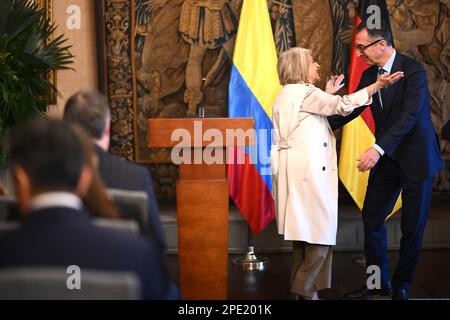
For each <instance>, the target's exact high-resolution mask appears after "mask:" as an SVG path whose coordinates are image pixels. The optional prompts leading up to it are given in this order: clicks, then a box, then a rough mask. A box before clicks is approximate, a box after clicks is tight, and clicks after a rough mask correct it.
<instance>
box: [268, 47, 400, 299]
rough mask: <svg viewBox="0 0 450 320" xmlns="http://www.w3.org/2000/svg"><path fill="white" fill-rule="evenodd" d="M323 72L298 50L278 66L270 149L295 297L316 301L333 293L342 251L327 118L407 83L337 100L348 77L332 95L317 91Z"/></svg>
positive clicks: (331, 87)
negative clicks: (335, 262) (334, 266)
mask: <svg viewBox="0 0 450 320" xmlns="http://www.w3.org/2000/svg"><path fill="white" fill-rule="evenodd" d="M318 71H319V65H318V64H317V62H315V61H314V59H313V58H312V54H311V51H310V50H307V49H302V48H292V49H290V50H288V51H286V52H284V53H283V54H282V55H281V56H280V58H279V61H278V74H279V78H280V82H281V84H282V85H283V89H282V90H281V91H280V93H279V94H278V96H277V98H276V100H275V103H274V106H273V110H272V112H273V115H272V116H273V126H274V145H273V146H272V148H271V156H270V158H271V166H272V179H273V197H274V200H275V208H276V220H277V227H278V233H279V234H282V235H284V239H285V240H291V241H293V254H294V262H293V267H292V273H291V291H292V293H293V294H294V295H295V296H296V297H303V298H306V299H317V291H318V290H320V289H323V288H329V287H330V286H331V260H332V250H331V246H333V245H335V244H336V232H337V199H338V176H337V160H336V139H335V137H334V135H333V132H332V131H331V128H330V126H329V124H328V121H327V118H326V116H329V115H333V114H341V115H348V114H350V113H351V112H352V111H353V109H354V108H357V107H359V106H363V105H368V104H370V103H371V102H372V98H371V96H372V95H373V94H374V93H376V92H377V91H378V90H379V89H381V88H383V87H384V86H386V85H389V84H392V83H394V82H395V81H397V80H398V79H400V78H401V77H402V76H403V74H402V72H397V73H394V74H392V75H386V76H385V75H383V76H381V78H380V79H379V80H377V81H376V82H375V83H374V84H372V85H370V86H368V87H366V88H364V89H362V90H360V91H357V92H355V93H353V94H350V95H346V96H343V97H340V96H338V95H333V94H334V93H335V92H337V91H338V90H339V89H340V88H341V87H342V86H343V85H342V84H341V82H342V80H343V78H344V77H343V76H342V75H341V76H339V77H332V79H330V80H329V81H328V82H327V88H326V92H324V91H322V90H321V89H319V88H316V87H315V86H314V83H316V82H317V81H318V80H319V79H320V76H319V73H318Z"/></svg>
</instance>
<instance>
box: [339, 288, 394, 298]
mask: <svg viewBox="0 0 450 320" xmlns="http://www.w3.org/2000/svg"><path fill="white" fill-rule="evenodd" d="M391 297H392V289H391V288H390V287H387V288H382V289H367V287H366V286H364V287H362V288H360V289H357V290H355V291H351V292H348V293H346V294H345V295H344V299H348V300H370V299H389V298H391Z"/></svg>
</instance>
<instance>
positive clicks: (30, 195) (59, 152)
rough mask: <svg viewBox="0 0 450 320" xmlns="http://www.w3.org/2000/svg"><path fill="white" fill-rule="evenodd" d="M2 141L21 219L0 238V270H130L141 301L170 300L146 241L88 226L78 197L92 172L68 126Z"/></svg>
mask: <svg viewBox="0 0 450 320" xmlns="http://www.w3.org/2000/svg"><path fill="white" fill-rule="evenodd" d="M10 137H11V139H10V141H9V148H8V151H9V159H10V163H11V169H12V174H13V177H14V182H15V191H16V196H17V200H18V205H19V208H20V211H21V213H22V214H23V215H24V219H23V225H22V227H21V228H20V229H17V230H14V231H9V232H5V233H3V234H1V235H0V268H11V267H27V266H28V267H29V266H63V267H67V266H69V265H78V266H79V267H80V268H81V270H83V268H86V269H91V270H92V269H93V270H105V271H130V272H134V273H135V274H136V275H137V276H138V278H139V279H140V281H141V286H142V297H143V298H144V299H174V298H178V291H177V290H176V289H175V288H174V287H173V285H172V284H171V283H170V282H169V281H168V279H167V275H166V270H165V269H164V268H163V263H162V261H161V255H160V254H159V252H158V250H157V249H156V248H155V247H154V246H153V245H152V243H149V242H148V241H144V240H141V239H138V238H136V237H133V236H131V235H127V234H122V233H118V232H116V231H112V230H109V229H105V228H100V227H96V226H94V225H93V224H92V223H91V219H90V217H89V216H88V214H87V213H86V212H85V211H83V209H82V203H81V199H80V198H82V197H83V196H84V195H85V194H86V192H87V190H88V188H89V185H90V183H91V178H92V168H91V167H90V166H89V165H88V161H87V158H86V154H85V150H84V147H83V143H82V141H81V140H80V137H79V136H78V135H77V133H76V131H75V129H74V128H73V127H72V126H71V125H68V124H67V123H63V122H58V121H43V120H33V121H30V122H28V123H25V124H24V125H23V126H21V127H18V128H15V129H14V130H13V131H12V132H11V135H10ZM43 281H45V279H43ZM81 281H82V279H81ZM81 285H82V283H81Z"/></svg>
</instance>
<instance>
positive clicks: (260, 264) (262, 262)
mask: <svg viewBox="0 0 450 320" xmlns="http://www.w3.org/2000/svg"><path fill="white" fill-rule="evenodd" d="M247 235H248V237H247V252H246V253H245V254H244V255H243V256H241V257H239V258H235V259H233V265H235V266H239V267H241V268H242V269H244V270H260V271H261V270H264V268H265V266H266V265H267V264H268V263H269V262H270V260H269V259H268V258H265V257H259V258H258V257H257V256H256V254H255V245H254V244H255V236H254V235H253V232H252V229H250V227H249V226H247Z"/></svg>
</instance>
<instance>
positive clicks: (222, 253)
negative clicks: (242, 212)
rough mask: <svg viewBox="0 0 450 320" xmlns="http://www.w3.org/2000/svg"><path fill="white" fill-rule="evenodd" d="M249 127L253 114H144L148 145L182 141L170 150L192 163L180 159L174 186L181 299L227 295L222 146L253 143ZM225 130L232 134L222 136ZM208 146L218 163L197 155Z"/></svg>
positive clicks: (224, 167) (162, 146) (224, 183)
mask: <svg viewBox="0 0 450 320" xmlns="http://www.w3.org/2000/svg"><path fill="white" fill-rule="evenodd" d="M253 127H254V120H253V118H182V119H179V118H173V119H150V120H148V145H149V147H154V148H172V147H176V148H178V147H182V148H183V152H182V153H180V152H175V154H183V155H188V156H189V152H190V159H191V160H192V161H190V162H191V163H181V164H180V167H179V177H178V181H177V186H176V189H177V223H178V250H179V275H180V276H179V281H180V289H181V295H182V298H183V299H188V300H190V299H202V300H203V299H223V300H224V299H227V294H228V291H227V286H228V277H227V273H228V181H227V177H226V165H225V161H226V152H225V147H231V146H244V145H252V144H254V134H253V132H252V131H247V130H248V129H253ZM209 129H212V130H209ZM229 130H235V131H234V133H236V132H238V130H243V131H241V133H240V136H241V137H242V133H243V132H247V133H248V132H251V134H249V135H247V138H246V139H239V138H237V139H236V137H235V136H234V135H233V134H232V133H233V131H229ZM230 133H231V134H230ZM217 135H221V137H222V139H218V138H217ZM181 136H183V137H184V139H183V138H180V137H181ZM211 136H214V137H215V138H211ZM227 136H228V137H233V138H232V139H230V138H228V139H227ZM186 137H187V138H189V139H186ZM204 138H205V139H206V141H204ZM205 147H207V148H206V149H205ZM212 149H214V150H213V151H212V154H213V155H215V156H216V157H215V159H218V158H221V160H222V161H218V162H219V163H212V164H209V163H211V161H208V159H207V157H202V155H203V152H204V151H205V155H207V154H211V150H212ZM175 150H178V151H179V149H173V151H175ZM206 151H208V153H207V154H206ZM184 152H188V153H187V154H184ZM172 154H173V153H172ZM217 155H218V156H217ZM187 158H188V157H187ZM185 159H186V158H185ZM172 161H174V158H173V157H172ZM187 162H189V161H187Z"/></svg>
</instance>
